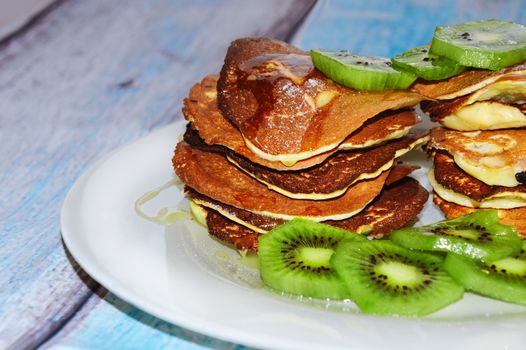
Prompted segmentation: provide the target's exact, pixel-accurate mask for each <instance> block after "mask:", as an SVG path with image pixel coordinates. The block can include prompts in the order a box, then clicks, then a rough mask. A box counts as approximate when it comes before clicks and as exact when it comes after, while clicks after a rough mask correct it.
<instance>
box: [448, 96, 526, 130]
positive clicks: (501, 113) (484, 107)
mask: <svg viewBox="0 0 526 350" xmlns="http://www.w3.org/2000/svg"><path fill="white" fill-rule="evenodd" d="M440 123H441V124H443V125H444V126H446V127H448V128H450V129H454V130H460V131H469V130H496V129H509V128H520V127H523V126H526V116H525V115H524V114H523V113H522V112H521V110H520V109H519V108H517V107H514V106H510V105H507V104H503V103H499V102H493V101H491V102H486V101H484V102H476V103H473V104H470V105H468V106H464V107H462V108H460V109H459V110H457V111H456V112H454V113H452V114H450V115H448V116H446V117H444V118H443V119H442V120H441V121H440Z"/></svg>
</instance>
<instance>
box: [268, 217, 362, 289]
mask: <svg viewBox="0 0 526 350" xmlns="http://www.w3.org/2000/svg"><path fill="white" fill-rule="evenodd" d="M345 238H346V239H349V240H351V241H363V240H367V239H366V238H365V237H364V236H360V235H359V234H357V233H353V232H351V231H347V230H342V229H339V228H335V227H332V226H329V225H326V224H321V223H317V222H314V221H310V220H306V219H301V218H296V219H293V220H291V221H289V222H287V223H285V224H283V225H280V226H278V227H276V228H275V229H273V230H271V231H269V232H268V233H266V234H264V235H261V236H260V238H259V245H258V255H259V264H260V266H259V267H260V275H261V279H262V280H263V282H264V283H265V284H266V285H267V286H269V287H271V288H273V289H276V290H279V291H282V292H287V293H291V294H297V295H302V296H305V297H313V298H323V299H325V298H328V299H346V298H348V293H347V288H346V286H345V284H344V283H343V281H342V280H341V278H340V277H339V276H338V274H337V273H336V272H335V271H334V270H333V268H332V267H331V265H330V263H329V262H330V258H331V256H332V254H333V253H334V251H335V249H336V247H337V246H338V244H339V243H340V241H342V240H343V239H345Z"/></svg>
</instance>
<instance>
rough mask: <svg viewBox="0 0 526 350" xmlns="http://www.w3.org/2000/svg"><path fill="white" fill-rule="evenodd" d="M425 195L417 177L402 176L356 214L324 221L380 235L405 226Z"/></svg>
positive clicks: (424, 200)
mask: <svg viewBox="0 0 526 350" xmlns="http://www.w3.org/2000/svg"><path fill="white" fill-rule="evenodd" d="M428 196H429V194H428V192H427V190H426V189H425V188H423V187H422V186H421V185H420V184H419V183H418V181H417V180H415V179H413V178H410V177H406V178H404V179H402V180H401V181H398V182H396V183H394V184H392V185H390V186H386V187H385V188H384V189H383V190H382V193H381V194H380V196H378V197H377V198H376V199H375V200H374V201H373V202H372V203H371V204H369V205H368V206H367V207H366V208H365V209H364V210H363V211H361V212H360V213H359V214H358V215H355V216H353V217H351V218H349V219H346V220H341V221H326V222H325V223H326V224H329V225H333V226H337V227H340V228H343V229H346V230H351V231H354V232H358V233H360V234H366V235H367V236H368V237H374V238H382V237H383V236H385V235H387V234H389V233H391V231H393V230H397V229H400V228H403V227H405V226H407V225H409V224H410V223H411V222H413V221H414V220H415V218H416V216H417V215H418V214H419V213H420V212H421V211H422V208H423V207H424V204H425V203H426V201H427V198H428Z"/></svg>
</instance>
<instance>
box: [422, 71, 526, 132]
mask: <svg viewBox="0 0 526 350" xmlns="http://www.w3.org/2000/svg"><path fill="white" fill-rule="evenodd" d="M524 78H526V76H525V77H521V79H515V80H498V81H496V82H494V83H492V84H489V85H487V86H485V87H483V88H481V89H479V90H477V91H476V92H473V93H471V94H469V95H466V96H462V97H458V98H455V99H453V100H448V101H424V102H422V103H421V107H422V110H423V111H424V112H425V113H427V114H429V116H430V117H431V119H432V120H433V121H435V122H440V123H441V124H442V125H444V126H446V127H448V128H450V129H454V130H460V131H468V130H497V129H507V128H518V127H523V126H526V116H525V115H524V110H525V108H526V106H525V105H524V102H525V101H526V80H523V79H524Z"/></svg>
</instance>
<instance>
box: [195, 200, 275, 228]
mask: <svg viewBox="0 0 526 350" xmlns="http://www.w3.org/2000/svg"><path fill="white" fill-rule="evenodd" d="M189 201H190V203H191V204H192V203H193V205H194V206H195V207H199V208H198V209H197V208H196V210H201V211H204V210H203V208H201V207H200V206H203V207H207V208H210V209H213V210H215V211H217V212H218V213H219V214H221V215H223V216H224V217H226V218H227V219H230V220H232V221H234V222H235V223H237V224H240V225H242V226H245V227H247V228H249V229H251V230H253V231H256V232H257V233H267V232H268V231H265V230H263V229H261V228H259V227H257V226H254V225H252V224H249V223H248V222H246V221H243V220H241V219H240V218H238V217H237V216H235V215H233V214H231V213H229V212H228V211H227V210H225V209H224V208H222V207H221V206H219V205H216V204H213V203H210V202H206V201H203V200H200V199H195V198H194V199H190V200H189ZM191 208H192V207H191ZM197 213H199V212H197ZM192 214H193V208H192ZM204 217H205V218H206V214H205V216H204ZM196 220H198V219H197V218H196ZM198 222H199V223H201V222H200V221H199V220H198ZM204 226H206V219H205V223H204Z"/></svg>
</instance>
